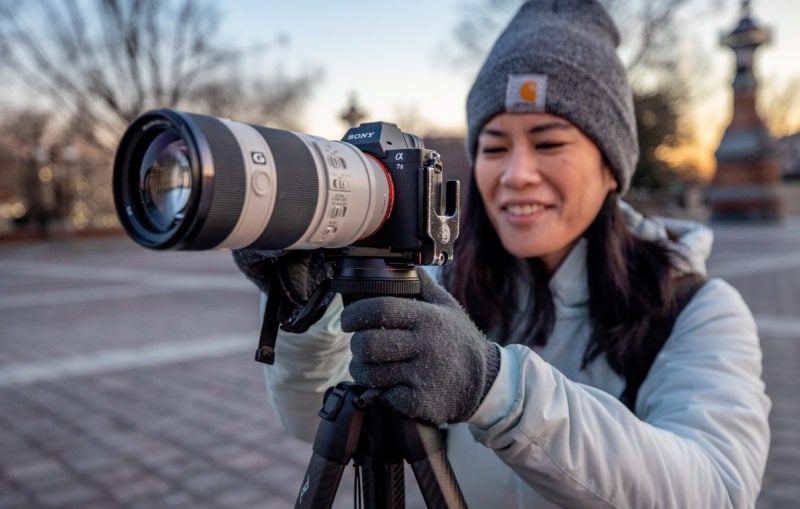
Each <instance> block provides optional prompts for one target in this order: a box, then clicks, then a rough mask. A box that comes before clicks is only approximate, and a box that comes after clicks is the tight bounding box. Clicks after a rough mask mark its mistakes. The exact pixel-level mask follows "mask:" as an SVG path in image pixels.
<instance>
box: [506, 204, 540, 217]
mask: <svg viewBox="0 0 800 509" xmlns="http://www.w3.org/2000/svg"><path fill="white" fill-rule="evenodd" d="M546 208H547V207H546V206H545V205H542V204H541V203H524V204H512V205H506V206H504V207H503V210H505V211H506V212H508V213H509V214H510V215H512V216H530V215H533V214H536V213H537V212H541V211H543V210H545V209H546Z"/></svg>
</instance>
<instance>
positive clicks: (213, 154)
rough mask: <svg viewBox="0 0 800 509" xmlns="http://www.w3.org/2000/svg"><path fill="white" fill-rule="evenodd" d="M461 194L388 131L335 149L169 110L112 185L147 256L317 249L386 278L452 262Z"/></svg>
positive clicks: (147, 123)
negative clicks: (406, 268)
mask: <svg viewBox="0 0 800 509" xmlns="http://www.w3.org/2000/svg"><path fill="white" fill-rule="evenodd" d="M459 192H460V191H459V183H458V182H457V181H446V182H445V181H444V179H443V167H442V162H441V160H440V156H439V155H438V153H436V152H435V151H434V150H429V149H426V148H425V147H424V145H423V143H422V141H421V139H420V138H419V137H417V136H414V135H412V134H408V133H404V132H403V131H401V130H400V128H398V127H397V126H396V125H394V124H391V123H386V122H370V123H364V124H361V125H360V126H358V127H354V128H352V129H350V130H349V131H347V132H346V133H345V135H344V137H343V138H342V140H341V141H331V140H327V139H325V138H322V137H318V136H312V135H308V134H302V133H296V132H292V131H286V130H281V129H276V128H270V127H264V126H259V125H252V124H245V123H241V122H236V121H231V120H228V119H221V118H216V117H211V116H207V115H200V114H195V113H188V112H183V111H177V110H171V109H158V110H151V111H148V112H145V113H143V114H142V115H140V116H139V117H138V118H136V119H135V120H134V121H133V122H132V123H131V124H130V125H129V126H128V129H127V130H126V132H125V133H124V135H123V136H122V139H121V141H120V144H119V147H118V149H117V153H116V157H115V161H114V174H113V193H114V203H115V207H116V211H117V215H118V217H119V219H120V222H121V223H122V226H123V227H124V229H125V231H126V232H127V234H128V235H129V236H130V237H131V238H132V239H133V240H134V241H135V242H137V243H138V244H140V245H142V246H145V247H148V248H151V249H159V250H208V249H241V248H254V249H261V250H267V251H274V253H275V254H276V255H277V254H280V253H282V252H286V251H290V250H316V249H323V250H325V253H326V254H327V255H328V256H330V257H331V258H332V259H335V260H338V259H352V258H365V259H374V260H380V261H381V262H382V263H383V264H385V265H387V266H389V267H391V266H395V265H404V264H412V265H422V264H424V265H430V264H441V263H444V262H446V261H448V260H449V259H450V258H452V256H453V243H454V241H455V239H456V237H457V236H458V213H459V211H458V202H459Z"/></svg>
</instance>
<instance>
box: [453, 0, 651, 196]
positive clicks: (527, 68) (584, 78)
mask: <svg viewBox="0 0 800 509" xmlns="http://www.w3.org/2000/svg"><path fill="white" fill-rule="evenodd" d="M618 44H619V33H618V32H617V29H616V27H615V26H614V22H613V21H612V20H611V18H610V17H609V16H608V14H607V13H606V11H605V9H604V8H603V7H602V6H601V5H600V4H599V3H597V2H596V1H595V0H530V1H528V2H526V3H525V4H524V5H523V6H522V8H521V9H520V10H519V12H517V14H516V15H515V16H514V18H513V19H512V20H511V22H510V23H509V25H508V26H507V27H506V29H505V30H504V31H503V33H502V34H501V35H500V37H499V38H498V39H497V41H496V42H495V44H494V47H493V48H492V50H491V52H490V53H489V56H488V57H487V59H486V61H485V62H484V64H483V67H482V68H481V70H480V72H479V73H478V76H477V78H476V79H475V83H474V84H473V86H472V89H471V90H470V93H469V96H468V97H467V128H468V131H467V150H468V153H469V156H470V158H471V160H473V161H474V158H475V153H476V150H477V139H478V134H479V132H480V130H481V128H482V127H483V126H484V124H486V122H488V121H489V120H490V119H491V118H492V117H494V116H495V115H497V114H499V113H502V112H506V111H512V112H513V111H516V112H525V111H543V112H545V113H551V114H553V115H557V116H559V117H562V118H565V119H566V120H568V121H569V122H571V123H572V124H573V125H575V126H576V127H578V128H579V129H580V130H581V131H582V132H583V133H584V134H586V135H587V136H588V137H589V138H590V139H591V140H592V141H593V142H594V143H595V144H596V145H597V147H598V148H599V149H600V151H601V152H602V153H603V155H604V156H605V158H606V160H607V161H608V163H609V165H610V166H611V169H612V171H613V173H614V176H615V177H616V179H617V182H618V184H619V192H620V194H624V193H625V191H627V189H628V186H629V184H630V180H631V177H632V175H633V171H634V169H635V167H636V161H637V159H638V157H639V147H638V140H637V136H636V118H635V116H634V111H633V100H632V94H631V90H630V87H629V85H628V78H627V74H626V71H625V67H624V66H623V64H622V62H621V61H620V59H619V56H618V55H617V51H616V49H617V45H618ZM531 87H533V89H532V90H533V91H532V92H531V93H525V91H526V90H528V89H530V88H531ZM536 87H538V89H537V88H536ZM515 98H516V99H517V100H516V101H515V100H514V99H515Z"/></svg>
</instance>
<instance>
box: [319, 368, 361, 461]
mask: <svg viewBox="0 0 800 509" xmlns="http://www.w3.org/2000/svg"><path fill="white" fill-rule="evenodd" d="M319 416H320V417H321V418H322V420H321V421H320V424H319V428H318V429H317V436H316V438H315V439H314V452H315V453H316V454H318V455H320V456H322V457H323V458H325V459H326V460H330V461H336V462H337V463H339V464H342V465H346V464H347V463H349V462H350V460H351V459H352V457H353V455H354V454H355V451H356V449H357V447H358V441H359V439H360V436H361V428H362V426H363V423H364V408H363V406H362V405H360V404H359V394H358V393H356V392H354V391H353V388H352V385H351V384H349V383H346V382H342V383H340V384H338V385H336V386H335V387H332V388H330V389H328V391H327V392H326V393H325V400H324V402H323V404H322V409H321V410H320V411H319Z"/></svg>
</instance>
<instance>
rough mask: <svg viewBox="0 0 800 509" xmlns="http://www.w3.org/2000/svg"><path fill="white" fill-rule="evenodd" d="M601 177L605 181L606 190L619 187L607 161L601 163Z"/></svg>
mask: <svg viewBox="0 0 800 509" xmlns="http://www.w3.org/2000/svg"><path fill="white" fill-rule="evenodd" d="M603 178H604V179H605V181H606V189H607V190H608V191H616V190H617V189H619V182H617V177H615V176H614V172H613V171H611V167H610V166H609V165H608V164H607V163H603Z"/></svg>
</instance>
